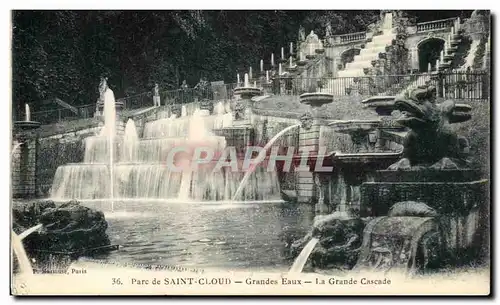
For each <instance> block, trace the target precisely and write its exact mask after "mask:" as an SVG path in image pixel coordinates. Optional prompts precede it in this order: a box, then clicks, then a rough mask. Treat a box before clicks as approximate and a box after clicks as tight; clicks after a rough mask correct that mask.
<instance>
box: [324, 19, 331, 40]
mask: <svg viewBox="0 0 500 305" xmlns="http://www.w3.org/2000/svg"><path fill="white" fill-rule="evenodd" d="M325 36H326V37H332V24H331V23H330V22H327V23H326V29H325Z"/></svg>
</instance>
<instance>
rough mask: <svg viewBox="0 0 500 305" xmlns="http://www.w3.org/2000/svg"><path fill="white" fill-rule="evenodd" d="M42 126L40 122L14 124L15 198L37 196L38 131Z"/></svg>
mask: <svg viewBox="0 0 500 305" xmlns="http://www.w3.org/2000/svg"><path fill="white" fill-rule="evenodd" d="M40 125H41V124H40V123H38V122H28V121H18V122H14V130H13V142H14V143H13V145H12V159H11V160H12V162H11V166H12V167H11V175H12V184H11V187H12V197H13V198H32V197H35V196H36V195H37V186H36V185H37V183H36V170H37V167H36V165H37V164H36V160H37V153H38V132H37V129H38V128H39V127H40Z"/></svg>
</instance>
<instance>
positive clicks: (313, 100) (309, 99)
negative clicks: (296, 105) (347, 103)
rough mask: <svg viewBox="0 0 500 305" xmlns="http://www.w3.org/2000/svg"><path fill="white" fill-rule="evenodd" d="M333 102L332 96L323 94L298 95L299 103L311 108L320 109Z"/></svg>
mask: <svg viewBox="0 0 500 305" xmlns="http://www.w3.org/2000/svg"><path fill="white" fill-rule="evenodd" d="M331 102H333V95H332V94H329V93H325V92H312V93H303V94H301V95H300V103H302V104H305V105H309V106H312V107H320V106H322V105H324V104H329V103H331Z"/></svg>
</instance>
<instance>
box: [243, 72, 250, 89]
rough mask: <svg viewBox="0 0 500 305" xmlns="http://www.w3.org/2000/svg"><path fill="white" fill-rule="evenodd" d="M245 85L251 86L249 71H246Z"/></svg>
mask: <svg viewBox="0 0 500 305" xmlns="http://www.w3.org/2000/svg"><path fill="white" fill-rule="evenodd" d="M244 87H250V81H249V80H248V73H245V84H244Z"/></svg>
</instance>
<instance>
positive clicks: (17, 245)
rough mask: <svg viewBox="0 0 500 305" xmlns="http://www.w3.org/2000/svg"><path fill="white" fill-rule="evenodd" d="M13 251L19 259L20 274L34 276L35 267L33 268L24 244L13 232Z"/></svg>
mask: <svg viewBox="0 0 500 305" xmlns="http://www.w3.org/2000/svg"><path fill="white" fill-rule="evenodd" d="M11 236H12V237H11V241H12V250H13V251H14V255H15V256H16V257H17V261H18V263H19V273H21V274H33V267H32V266H31V263H30V260H29V257H28V254H27V253H26V250H25V249H24V246H23V242H22V240H21V238H19V236H18V235H17V234H16V233H15V232H14V231H12V234H11Z"/></svg>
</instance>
